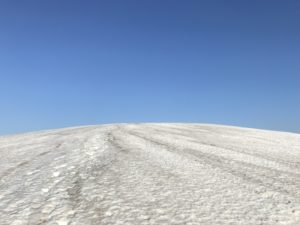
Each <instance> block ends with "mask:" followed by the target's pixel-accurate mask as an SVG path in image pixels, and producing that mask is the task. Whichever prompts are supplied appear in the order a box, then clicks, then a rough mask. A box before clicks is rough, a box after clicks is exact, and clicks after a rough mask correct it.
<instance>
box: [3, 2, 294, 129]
mask: <svg viewBox="0 0 300 225" xmlns="http://www.w3.org/2000/svg"><path fill="white" fill-rule="evenodd" d="M299 12H300V1H289V0H287V1H282V0H280V1H278V0H263V1H262V0H249V1H241V0H235V1H233V0H226V1H225V0H223V1H221V0H219V1H214V0H207V1H200V0H198V1H189V0H184V1H183V0H182V1H171V0H170V1H167V0H151V1H149V0H147V1H146V0H139V1H130V0H126V1H123V0H122V1H121V0H120V1H114V0H108V1H100V0H99V1H88V0H82V1H77V0H69V1H66V0H44V1H40V0H36V1H31V0H26V1H22V0H19V1H15V0H4V1H1V2H0V110H1V111H0V134H9V133H17V132H25V131H32V130H40V129H49V128H59V127H67V126H75V125H85V124H102V123H117V122H197V123H217V124H231V125H238V126H247V127H256V128H266V129H275V130H286V131H295V132H299V131H300V13H299Z"/></svg>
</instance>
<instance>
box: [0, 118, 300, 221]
mask: <svg viewBox="0 0 300 225" xmlns="http://www.w3.org/2000/svg"><path fill="white" fill-rule="evenodd" d="M0 224H1V225H23V224H24V225H25V224H26V225H38V224H39V225H42V224H51V225H75V224H76V225H89V224H120V225H121V224H122V225H123V224H130V225H131V224H136V225H143V224H155V225H156V224H191V225H206V224H209V225H217V224H232V225H233V224H238V225H240V224H242V225H243V224H251V225H259V224H269V225H275V224H293V225H299V224H300V134H292V133H284V132H275V131H265V130H256V129H246V128H237V127H229V126H217V125H201V124H120V125H102V126H88V127H78V128H68V129H61V130H52V131H43V132H35V133H28V134H22V135H14V136H4V137H0Z"/></svg>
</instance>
